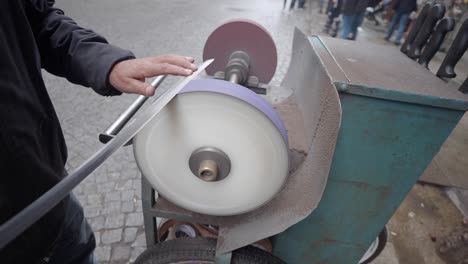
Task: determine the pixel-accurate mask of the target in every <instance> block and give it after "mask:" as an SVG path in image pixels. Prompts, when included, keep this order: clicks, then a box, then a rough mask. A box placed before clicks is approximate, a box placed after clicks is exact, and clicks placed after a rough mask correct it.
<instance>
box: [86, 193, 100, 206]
mask: <svg viewBox="0 0 468 264" xmlns="http://www.w3.org/2000/svg"><path fill="white" fill-rule="evenodd" d="M86 198H87V200H88V204H89V205H98V204H102V195H101V194H88V196H87V197H86Z"/></svg>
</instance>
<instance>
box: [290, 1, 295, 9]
mask: <svg viewBox="0 0 468 264" xmlns="http://www.w3.org/2000/svg"><path fill="white" fill-rule="evenodd" d="M295 5H296V0H291V6H290V7H289V10H293V9H294V6H295Z"/></svg>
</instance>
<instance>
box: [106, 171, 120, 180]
mask: <svg viewBox="0 0 468 264" xmlns="http://www.w3.org/2000/svg"><path fill="white" fill-rule="evenodd" d="M107 177H108V178H109V179H110V180H113V181H117V180H119V178H120V173H119V172H110V173H109V174H107Z"/></svg>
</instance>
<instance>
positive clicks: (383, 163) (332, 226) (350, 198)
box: [274, 93, 464, 264]
mask: <svg viewBox="0 0 468 264" xmlns="http://www.w3.org/2000/svg"><path fill="white" fill-rule="evenodd" d="M340 99H341V104H342V109H343V117H342V125H341V130H340V135H339V137H338V142H337V146H336V150H335V155H334V159H333V163H332V168H331V171H330V175H329V179H328V183H327V187H326V189H325V193H324V196H323V197H322V200H321V202H320V204H319V206H318V208H317V209H316V210H315V211H314V212H312V214H311V215H310V216H308V217H307V218H306V219H305V220H303V221H301V222H299V223H298V224H296V225H294V226H292V227H291V228H289V229H288V230H286V231H285V232H283V233H281V234H279V235H277V236H276V238H275V249H274V253H275V254H276V255H278V256H279V257H281V258H283V259H284V260H285V261H287V263H292V264H294V263H331V264H342V263H343V264H346V263H358V261H359V259H360V257H361V256H362V255H363V254H364V252H365V251H366V249H367V248H368V246H369V245H370V244H371V242H372V241H373V240H374V239H375V237H376V236H377V235H378V233H379V232H380V230H381V229H382V228H383V226H384V225H385V224H386V223H387V221H388V220H389V219H390V217H391V216H392V215H393V213H394V212H395V211H396V209H397V208H398V206H399V205H400V203H401V202H402V201H403V199H404V198H405V197H406V195H407V193H408V192H409V191H410V189H411V188H412V186H413V185H414V184H415V182H416V181H417V179H418V178H419V176H420V175H421V174H422V173H423V171H424V169H425V168H426V166H427V165H428V164H429V162H430V161H431V160H432V158H433V157H434V155H435V154H436V153H437V151H438V150H439V148H440V147H441V146H442V144H443V143H444V141H445V140H446V138H447V137H448V135H449V134H450V132H451V131H452V129H453V128H454V127H455V126H456V124H457V123H458V121H459V120H460V118H461V117H462V115H463V113H464V112H463V111H457V110H450V109H444V108H438V107H431V106H424V105H418V104H410V103H404V102H398V101H391V100H384V99H378V98H372V97H366V96H360V95H352V94H346V93H341V94H340ZM311 177H313V175H311Z"/></svg>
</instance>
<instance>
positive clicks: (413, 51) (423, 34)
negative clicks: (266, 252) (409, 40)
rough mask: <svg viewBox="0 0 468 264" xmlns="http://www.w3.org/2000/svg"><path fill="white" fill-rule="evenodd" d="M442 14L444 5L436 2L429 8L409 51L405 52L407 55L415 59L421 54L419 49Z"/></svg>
mask: <svg viewBox="0 0 468 264" xmlns="http://www.w3.org/2000/svg"><path fill="white" fill-rule="evenodd" d="M444 14H445V6H443V5H441V4H437V5H434V6H432V7H431V9H430V10H429V14H427V17H426V19H425V20H424V24H423V26H422V28H421V30H420V31H419V32H418V35H417V36H416V39H415V40H414V42H413V44H412V45H411V48H410V50H409V52H408V53H407V55H408V57H410V58H412V59H417V58H419V57H420V56H421V49H422V48H423V46H424V45H425V44H426V42H427V40H428V39H429V37H430V36H431V34H432V31H433V30H434V26H435V25H436V24H437V21H439V19H441V18H442V17H444Z"/></svg>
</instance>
